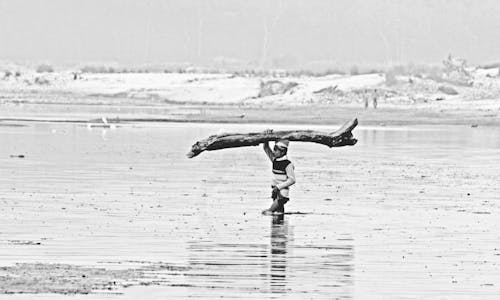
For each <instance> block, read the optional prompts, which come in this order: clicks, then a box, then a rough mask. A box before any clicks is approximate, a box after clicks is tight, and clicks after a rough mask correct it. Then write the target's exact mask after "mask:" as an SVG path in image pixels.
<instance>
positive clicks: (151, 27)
mask: <svg viewBox="0 0 500 300" xmlns="http://www.w3.org/2000/svg"><path fill="white" fill-rule="evenodd" d="M448 53H452V54H454V55H457V56H460V57H464V58H467V59H468V60H469V61H471V62H473V63H487V62H494V61H500V1H498V0H481V1H469V0H455V1H449V0H422V1H408V0H394V1H392V0H335V1H333V0H332V1H330V0H324V1H321V0H316V1H315V0H282V1H279V0H275V1H271V0H205V1H203V0H149V1H148V0H134V1H133V0H45V1H42V0H0V59H3V60H16V61H47V62H52V63H68V62H69V63H78V62H108V61H109V62H119V63H125V64H126V63H129V64H142V63H175V62H193V63H200V64H206V63H210V62H213V61H214V60H221V59H222V58H224V59H231V60H240V61H243V62H252V63H253V64H254V65H262V66H270V65H271V66H301V65H313V64H321V63H324V62H336V63H340V64H343V63H391V62H392V63H397V62H402V63H406V62H414V63H435V62H440V61H441V60H442V59H443V58H445V57H446V56H447V55H448Z"/></svg>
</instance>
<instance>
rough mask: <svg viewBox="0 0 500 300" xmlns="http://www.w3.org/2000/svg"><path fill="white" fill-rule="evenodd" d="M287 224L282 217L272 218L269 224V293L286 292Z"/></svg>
mask: <svg viewBox="0 0 500 300" xmlns="http://www.w3.org/2000/svg"><path fill="white" fill-rule="evenodd" d="M287 235H288V224H287V222H286V221H285V219H284V215H279V216H273V219H272V222H271V256H270V259H271V264H270V272H269V274H270V276H271V281H270V287H271V293H285V292H286V265H287V257H286V253H287V242H288V236H287Z"/></svg>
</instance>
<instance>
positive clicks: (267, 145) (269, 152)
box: [262, 142, 274, 161]
mask: <svg viewBox="0 0 500 300" xmlns="http://www.w3.org/2000/svg"><path fill="white" fill-rule="evenodd" d="M262 144H263V145H264V152H266V154H267V157H269V160H271V161H273V159H274V155H273V151H272V150H271V147H269V142H264V143H262Z"/></svg>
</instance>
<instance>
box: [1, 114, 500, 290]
mask: <svg viewBox="0 0 500 300" xmlns="http://www.w3.org/2000/svg"><path fill="white" fill-rule="evenodd" d="M2 124H3V123H2ZM20 124H22V125H26V126H0V145H1V147H0V163H1V165H2V167H1V168H0V190H1V192H0V204H1V206H0V214H1V216H2V218H0V266H11V265H13V264H14V263H19V262H27V263H33V262H41V263H47V264H48V263H67V264H73V265H79V266H98V267H106V268H115V269H116V268H137V267H140V266H144V265H147V264H154V263H158V262H162V263H166V264H168V265H170V266H175V267H177V268H170V269H168V270H165V271H155V272H151V274H149V277H148V278H144V281H148V280H149V281H148V282H149V284H152V285H147V286H136V285H133V286H131V287H128V288H120V289H117V290H115V291H114V292H117V293H119V294H115V293H103V292H101V291H96V293H95V294H91V295H79V296H71V299H80V298H82V299H83V298H84V299H89V298H110V299H134V298H137V297H144V296H145V295H147V296H148V297H150V298H160V297H161V298H169V299H172V298H175V297H179V298H185V297H192V298H211V297H216V296H220V295H224V296H226V297H229V298H254V299H261V298H271V299H272V298H310V299H336V298H339V299H348V298H354V299H366V298H369V299H391V298H392V299H422V298H426V299H497V297H498V295H499V294H500V265H499V263H500V243H499V242H498V241H499V240H500V232H499V231H498V224H499V223H500V222H499V221H498V214H499V213H500V205H499V203H498V201H499V200H500V199H499V196H498V195H500V185H499V184H498V179H499V177H500V129H498V128H486V127H479V128H469V127H462V126H454V127H409V128H403V127H397V128H383V127H382V128H357V129H356V130H355V131H354V134H355V136H356V137H357V138H358V139H359V143H358V144H357V145H356V146H354V147H342V148H334V149H329V148H326V147H324V146H322V145H316V144H309V143H292V144H291V148H290V155H289V157H290V159H291V160H292V161H293V162H294V164H295V166H296V173H297V184H296V185H295V186H294V187H293V188H292V191H291V201H290V202H289V203H288V204H287V206H286V209H287V210H288V211H289V212H301V213H302V214H289V215H285V216H284V218H283V219H279V218H276V217H274V218H273V217H270V216H262V215H261V214H260V211H261V210H262V209H264V208H266V207H267V206H269V205H270V199H269V193H270V190H269V184H270V183H269V179H270V163H269V162H268V161H267V158H266V156H265V154H264V152H263V151H262V150H261V149H260V147H247V148H239V149H229V150H221V151H214V152H204V153H202V154H201V155H200V156H198V157H196V158H193V159H187V158H186V156H185V154H186V153H187V152H188V150H189V149H190V145H191V144H192V143H193V142H194V141H196V140H198V139H201V138H204V137H206V136H207V135H209V134H214V133H217V132H221V131H229V132H232V131H234V132H236V131H259V130H262V129H265V128H268V127H271V128H275V129H285V128H296V127H297V126H286V125H280V126H275V125H228V124H223V125H221V124H123V125H121V127H119V128H116V129H88V128H87V127H86V126H84V125H78V124H54V123H29V122H28V123H20ZM4 125H5V124H4ZM298 127H300V128H304V127H306V126H304V125H301V126H298ZM308 128H310V129H318V130H322V131H333V130H335V129H336V128H330V127H321V126H309V127H308ZM19 155H24V157H19ZM11 297H13V298H19V299H31V298H33V297H37V298H43V299H53V298H54V297H56V296H55V295H53V294H37V295H9V298H11ZM57 297H60V298H64V297H68V296H64V295H58V296H57Z"/></svg>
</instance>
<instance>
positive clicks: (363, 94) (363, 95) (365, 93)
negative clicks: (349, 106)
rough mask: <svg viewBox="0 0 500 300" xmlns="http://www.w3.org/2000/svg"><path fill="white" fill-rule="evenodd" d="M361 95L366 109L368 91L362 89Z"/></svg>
mask: <svg viewBox="0 0 500 300" xmlns="http://www.w3.org/2000/svg"><path fill="white" fill-rule="evenodd" d="M361 95H362V97H363V101H364V103H365V109H368V97H369V96H368V91H367V90H364V91H363V93H362V94H361Z"/></svg>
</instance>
